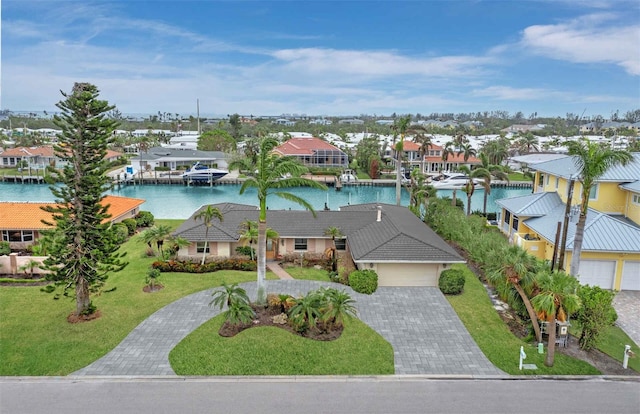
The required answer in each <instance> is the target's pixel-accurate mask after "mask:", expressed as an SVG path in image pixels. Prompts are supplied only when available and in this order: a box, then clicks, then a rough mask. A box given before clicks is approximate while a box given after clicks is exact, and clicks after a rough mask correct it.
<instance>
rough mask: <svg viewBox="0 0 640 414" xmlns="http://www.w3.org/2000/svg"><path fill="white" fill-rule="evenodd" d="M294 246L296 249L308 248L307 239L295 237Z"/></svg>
mask: <svg viewBox="0 0 640 414" xmlns="http://www.w3.org/2000/svg"><path fill="white" fill-rule="evenodd" d="M293 248H294V249H295V250H307V239H295V242H294V247H293Z"/></svg>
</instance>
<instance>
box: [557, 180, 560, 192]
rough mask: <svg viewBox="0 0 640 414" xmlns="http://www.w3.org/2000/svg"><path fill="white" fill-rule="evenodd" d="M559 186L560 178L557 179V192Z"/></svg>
mask: <svg viewBox="0 0 640 414" xmlns="http://www.w3.org/2000/svg"><path fill="white" fill-rule="evenodd" d="M559 185H560V177H556V190H557V189H558V186H559Z"/></svg>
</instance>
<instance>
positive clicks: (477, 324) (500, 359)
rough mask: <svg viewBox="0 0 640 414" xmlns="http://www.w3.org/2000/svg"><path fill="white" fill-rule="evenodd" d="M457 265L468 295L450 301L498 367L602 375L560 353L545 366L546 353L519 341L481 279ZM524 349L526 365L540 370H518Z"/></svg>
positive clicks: (525, 372)
mask: <svg viewBox="0 0 640 414" xmlns="http://www.w3.org/2000/svg"><path fill="white" fill-rule="evenodd" d="M456 266H457V267H458V268H460V269H462V270H463V271H464V272H465V279H466V282H465V285H464V292H463V293H462V294H461V295H458V296H447V300H448V301H449V303H450V304H451V306H452V307H453V308H454V310H455V311H456V313H457V314H458V317H459V318H460V319H461V320H462V323H463V324H464V325H465V327H466V328H467V330H468V331H469V333H470V334H471V336H472V337H473V339H474V340H475V341H476V343H477V344H478V346H479V347H480V349H481V350H482V352H484V354H485V355H486V356H487V358H488V359H489V361H491V362H492V363H493V364H494V365H495V366H496V367H497V368H499V369H501V370H503V371H505V372H506V373H508V374H513V375H599V374H600V371H598V370H597V369H596V368H594V367H593V366H591V365H590V364H588V363H586V362H584V361H581V360H578V359H575V358H571V357H568V356H566V355H563V354H560V353H559V352H556V354H555V362H554V366H553V367H547V366H545V365H544V358H545V354H538V351H537V349H536V347H535V346H534V345H533V344H529V343H526V342H524V341H522V340H520V339H518V338H517V337H516V336H514V335H513V334H512V333H511V331H509V329H508V328H507V326H506V325H505V324H504V322H503V321H502V319H500V317H499V316H498V314H497V313H496V311H495V309H494V308H493V306H492V305H491V301H490V299H489V297H488V296H487V292H486V290H485V288H484V286H483V285H482V283H481V282H480V280H478V278H477V277H476V276H475V275H474V274H473V273H472V272H471V271H470V270H469V269H468V268H467V267H466V266H462V265H456ZM521 346H524V349H525V353H526V354H527V359H526V360H525V361H524V362H525V363H527V364H536V365H537V366H538V369H537V370H523V371H520V370H519V369H518V362H519V352H520V347H521ZM545 352H546V347H545Z"/></svg>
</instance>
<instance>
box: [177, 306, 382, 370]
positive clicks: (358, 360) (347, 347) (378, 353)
mask: <svg viewBox="0 0 640 414" xmlns="http://www.w3.org/2000/svg"><path fill="white" fill-rule="evenodd" d="M356 306H357V303H356ZM223 322H224V317H223V316H222V315H218V316H217V317H215V318H213V319H211V320H210V321H208V322H206V323H205V324H203V325H202V326H200V327H199V328H198V329H196V330H195V331H194V332H193V333H191V334H190V335H189V336H187V337H186V338H185V339H183V340H182V342H180V343H179V344H178V345H177V346H176V347H175V348H174V349H173V350H172V351H171V353H170V355H169V361H170V362H171V367H172V368H173V370H174V371H175V372H176V374H178V375H385V374H393V373H394V365H393V349H392V347H391V345H390V344H389V343H388V342H387V341H385V340H384V338H382V337H381V336H380V335H379V334H378V333H377V332H375V331H374V330H373V329H371V328H369V327H368V326H367V325H365V324H364V323H363V322H360V321H359V320H357V319H351V320H346V321H345V328H344V331H343V332H342V335H341V336H340V338H338V339H337V340H335V341H326V342H324V341H316V340H312V339H307V338H302V337H300V336H298V335H295V334H292V333H290V332H287V331H285V330H283V329H280V328H276V327H271V326H265V327H260V328H250V329H247V330H245V331H243V332H241V333H240V334H238V335H236V336H234V337H231V338H224V337H222V336H220V335H219V334H218V330H219V329H220V326H221V325H222V323H223Z"/></svg>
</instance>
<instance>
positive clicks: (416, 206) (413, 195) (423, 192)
mask: <svg viewBox="0 0 640 414" xmlns="http://www.w3.org/2000/svg"><path fill="white" fill-rule="evenodd" d="M433 197H436V189H435V188H434V187H433V186H431V185H429V184H427V177H426V175H425V174H422V173H420V172H419V171H417V170H415V169H414V171H413V172H412V173H411V186H410V188H409V210H411V212H413V214H415V215H416V216H418V217H420V218H422V216H423V215H422V211H421V210H420V209H421V207H422V206H423V205H426V204H427V203H428V200H429V198H433Z"/></svg>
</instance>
